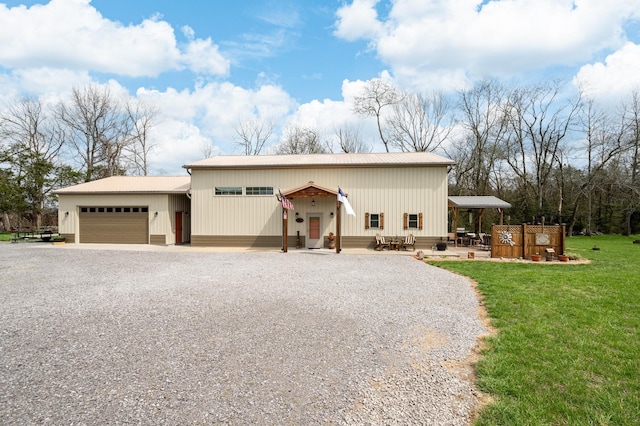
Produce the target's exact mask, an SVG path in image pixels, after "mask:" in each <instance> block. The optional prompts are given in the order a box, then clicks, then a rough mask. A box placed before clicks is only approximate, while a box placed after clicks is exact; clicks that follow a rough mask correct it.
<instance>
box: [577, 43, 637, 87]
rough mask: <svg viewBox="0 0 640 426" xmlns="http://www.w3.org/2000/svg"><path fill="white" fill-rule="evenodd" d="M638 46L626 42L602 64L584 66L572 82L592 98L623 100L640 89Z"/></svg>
mask: <svg viewBox="0 0 640 426" xmlns="http://www.w3.org/2000/svg"><path fill="white" fill-rule="evenodd" d="M638 70H640V45H637V44H635V43H631V42H628V43H626V44H625V45H624V46H623V47H622V48H621V49H620V50H618V51H616V52H614V53H612V54H611V55H609V56H607V58H606V59H605V60H604V62H596V63H594V64H589V65H584V66H583V67H582V68H581V69H580V71H579V72H578V74H577V76H576V78H575V79H574V81H575V82H576V84H578V85H580V86H582V87H584V89H585V90H586V91H587V92H588V93H589V94H590V95H593V96H596V97H601V98H611V99H620V98H624V97H625V96H626V95H627V94H628V93H630V92H631V91H632V90H636V89H640V72H638Z"/></svg>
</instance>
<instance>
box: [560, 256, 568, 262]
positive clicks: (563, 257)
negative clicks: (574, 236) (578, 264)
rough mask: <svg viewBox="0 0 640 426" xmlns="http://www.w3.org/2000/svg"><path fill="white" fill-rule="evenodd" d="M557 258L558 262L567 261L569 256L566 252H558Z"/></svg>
mask: <svg viewBox="0 0 640 426" xmlns="http://www.w3.org/2000/svg"><path fill="white" fill-rule="evenodd" d="M558 260H559V261H560V262H568V261H569V256H567V255H566V254H559V255H558Z"/></svg>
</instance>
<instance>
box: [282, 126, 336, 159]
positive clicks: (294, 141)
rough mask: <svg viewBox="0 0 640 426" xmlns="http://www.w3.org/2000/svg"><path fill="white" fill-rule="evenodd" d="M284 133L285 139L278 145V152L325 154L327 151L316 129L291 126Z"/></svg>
mask: <svg viewBox="0 0 640 426" xmlns="http://www.w3.org/2000/svg"><path fill="white" fill-rule="evenodd" d="M284 133H285V134H284V139H283V141H282V142H281V143H280V144H279V145H278V146H277V148H276V154H280V155H283V154H323V153H325V152H327V150H326V149H325V147H324V145H323V143H322V141H321V140H320V134H319V132H318V131H317V130H316V129H311V128H308V127H300V126H291V127H288V128H287V129H286V130H285V132H284Z"/></svg>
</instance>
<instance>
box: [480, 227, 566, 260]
mask: <svg viewBox="0 0 640 426" xmlns="http://www.w3.org/2000/svg"><path fill="white" fill-rule="evenodd" d="M564 235H565V230H564V225H550V226H549V225H493V226H492V227H491V257H507V258H519V257H521V258H523V259H530V258H531V255H533V254H540V255H542V258H543V259H544V258H545V254H546V251H545V249H553V250H554V252H555V253H553V256H554V257H556V256H558V255H559V254H564V249H565V245H564V243H565V241H564Z"/></svg>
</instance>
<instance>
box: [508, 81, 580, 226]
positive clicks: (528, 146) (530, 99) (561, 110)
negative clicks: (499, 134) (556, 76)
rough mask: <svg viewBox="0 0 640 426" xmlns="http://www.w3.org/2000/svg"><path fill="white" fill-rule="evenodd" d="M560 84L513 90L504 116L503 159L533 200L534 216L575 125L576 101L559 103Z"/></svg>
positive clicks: (540, 206) (541, 204)
mask: <svg viewBox="0 0 640 426" xmlns="http://www.w3.org/2000/svg"><path fill="white" fill-rule="evenodd" d="M559 95H560V83H559V82H557V81H556V82H552V83H545V84H539V85H535V86H532V87H525V88H521V89H516V90H514V91H513V92H512V93H511V96H509V100H508V102H507V104H506V106H505V113H506V114H507V119H508V120H509V121H508V123H509V131H508V134H507V135H506V139H505V144H504V145H503V146H504V150H505V153H506V155H505V159H506V161H507V163H508V164H509V166H510V167H511V170H512V171H513V172H514V174H515V175H516V177H517V178H518V179H519V180H520V182H521V185H522V187H521V189H522V190H523V191H527V192H528V193H530V195H531V196H532V199H535V209H536V212H535V213H536V214H537V215H541V214H543V213H544V204H545V203H544V201H545V191H546V190H547V184H548V183H549V178H550V176H551V174H552V172H553V170H554V165H555V164H556V161H557V158H558V150H559V149H561V148H562V146H563V142H564V141H565V139H566V137H567V135H568V134H569V132H570V130H571V127H572V125H573V124H574V123H575V119H576V114H577V112H578V108H579V105H580V101H579V99H566V100H559V99H558V98H559Z"/></svg>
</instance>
